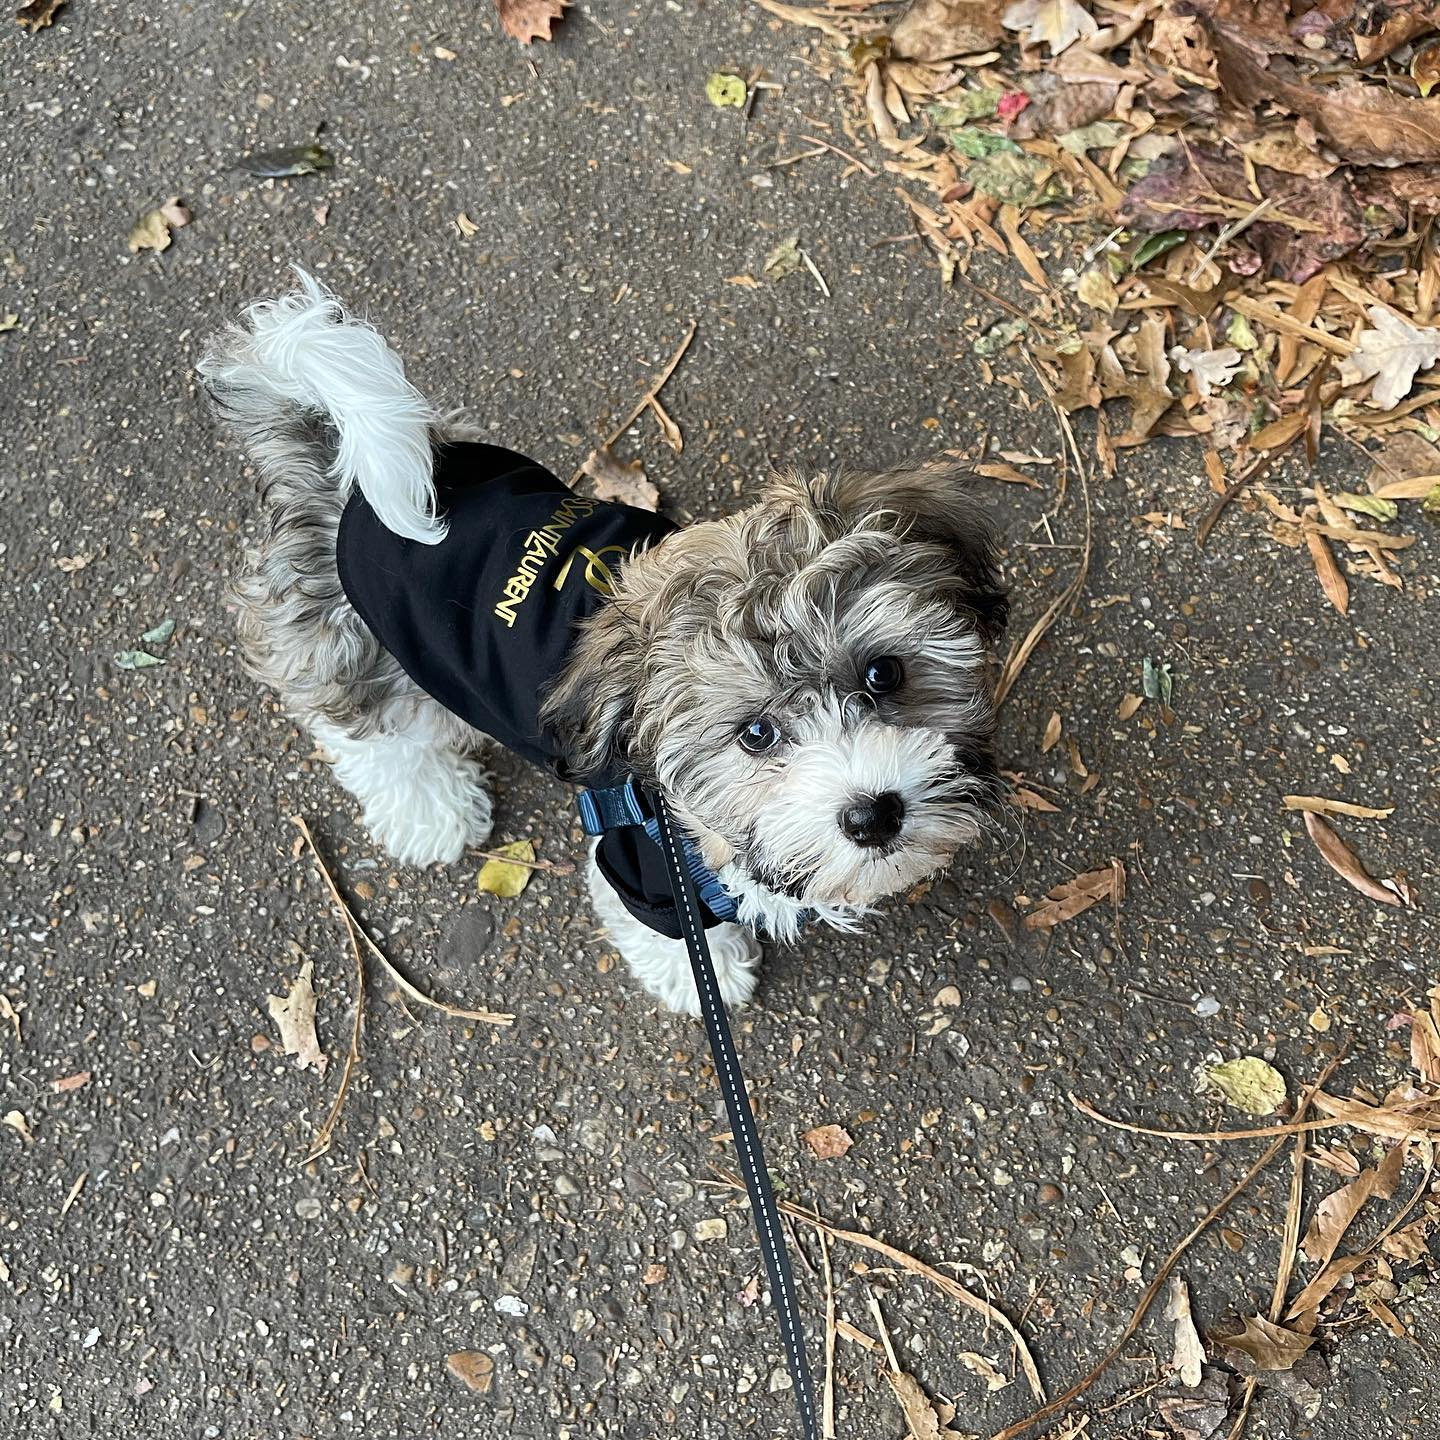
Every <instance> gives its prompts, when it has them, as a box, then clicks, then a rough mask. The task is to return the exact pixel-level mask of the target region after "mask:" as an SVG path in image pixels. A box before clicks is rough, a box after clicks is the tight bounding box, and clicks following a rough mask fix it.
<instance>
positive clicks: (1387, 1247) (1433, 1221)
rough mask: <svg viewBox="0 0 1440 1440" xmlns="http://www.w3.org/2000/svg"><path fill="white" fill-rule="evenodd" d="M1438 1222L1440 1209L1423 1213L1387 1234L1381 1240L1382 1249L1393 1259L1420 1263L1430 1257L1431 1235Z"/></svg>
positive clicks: (1407, 1263)
mask: <svg viewBox="0 0 1440 1440" xmlns="http://www.w3.org/2000/svg"><path fill="white" fill-rule="evenodd" d="M1437 1224H1440V1211H1437V1212H1436V1213H1435V1214H1430V1215H1422V1216H1421V1217H1420V1219H1418V1220H1414V1221H1412V1222H1411V1223H1410V1224H1409V1225H1402V1226H1401V1227H1400V1229H1398V1230H1397V1231H1396V1232H1395V1233H1394V1234H1393V1235H1387V1236H1386V1237H1385V1238H1384V1239H1383V1240H1382V1241H1381V1242H1380V1249H1381V1250H1382V1251H1383V1252H1384V1253H1385V1254H1386V1255H1388V1256H1390V1258H1391V1259H1392V1260H1399V1261H1401V1262H1402V1263H1403V1264H1406V1265H1419V1264H1420V1263H1421V1262H1422V1261H1427V1260H1429V1258H1430V1237H1431V1236H1432V1235H1433V1234H1434V1233H1435V1227H1436V1225H1437Z"/></svg>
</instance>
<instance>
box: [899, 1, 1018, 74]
mask: <svg viewBox="0 0 1440 1440" xmlns="http://www.w3.org/2000/svg"><path fill="white" fill-rule="evenodd" d="M1004 8H1005V7H1004V4H1003V0H914V3H913V4H912V5H911V6H910V8H909V9H908V10H907V11H906V12H905V13H904V14H903V15H902V16H901V17H900V18H899V19H898V20H897V21H896V22H895V28H894V29H893V30H891V32H890V53H891V54H892V55H895V56H896V57H898V58H899V59H902V60H921V61H926V62H930V63H934V62H936V61H940V60H948V59H950V58H951V57H952V56H954V55H974V54H977V53H978V52H979V51H981V50H988V49H990V47H991V46H992V45H994V44H995V42H996V41H997V40H1000V39H1001V38H1003V36H1004V34H1005V28H1004V26H1002V25H1001V23H1000V12H1001V11H1002V10H1003V9H1004Z"/></svg>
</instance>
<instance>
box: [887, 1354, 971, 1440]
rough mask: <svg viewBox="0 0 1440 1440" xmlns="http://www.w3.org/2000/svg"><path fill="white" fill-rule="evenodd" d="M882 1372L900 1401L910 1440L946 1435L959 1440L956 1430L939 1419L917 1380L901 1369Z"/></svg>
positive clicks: (932, 1439)
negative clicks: (908, 1428)
mask: <svg viewBox="0 0 1440 1440" xmlns="http://www.w3.org/2000/svg"><path fill="white" fill-rule="evenodd" d="M884 1374H885V1378H886V1380H888V1381H889V1382H890V1388H891V1390H893V1391H894V1392H895V1398H896V1399H897V1400H898V1401H899V1402H900V1408H901V1410H903V1411H904V1412H905V1423H906V1424H907V1425H908V1426H909V1427H910V1440H948V1437H952V1436H954V1437H955V1440H959V1437H958V1436H957V1435H956V1432H955V1431H954V1430H952V1429H951V1428H950V1427H949V1426H948V1425H946V1424H945V1423H944V1422H943V1421H942V1420H941V1419H940V1414H939V1412H938V1411H937V1410H936V1409H935V1406H934V1405H933V1404H932V1403H931V1400H930V1397H929V1396H928V1395H927V1394H926V1393H925V1392H924V1391H923V1390H922V1389H921V1388H920V1383H919V1381H917V1380H916V1379H915V1377H914V1376H913V1375H907V1374H906V1373H905V1372H904V1371H903V1370H890V1369H886V1370H885V1372H884Z"/></svg>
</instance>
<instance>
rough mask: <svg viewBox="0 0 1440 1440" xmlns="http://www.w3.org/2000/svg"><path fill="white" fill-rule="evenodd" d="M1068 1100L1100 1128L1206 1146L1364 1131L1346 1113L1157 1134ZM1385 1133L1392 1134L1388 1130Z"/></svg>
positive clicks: (1419, 1105) (1424, 1105)
mask: <svg viewBox="0 0 1440 1440" xmlns="http://www.w3.org/2000/svg"><path fill="white" fill-rule="evenodd" d="M1317 1094H1318V1092H1317ZM1069 1100H1070V1103H1071V1104H1072V1105H1073V1106H1074V1107H1075V1108H1076V1109H1077V1110H1078V1111H1079V1112H1080V1113H1081V1114H1082V1115H1086V1116H1089V1118H1090V1119H1091V1120H1098V1121H1099V1122H1100V1124H1102V1125H1110V1126H1112V1127H1113V1128H1114V1129H1116V1130H1128V1131H1129V1132H1130V1133H1131V1134H1132V1135H1153V1136H1154V1137H1155V1139H1157V1140H1200V1141H1203V1142H1205V1143H1206V1144H1221V1143H1223V1142H1225V1141H1227V1140H1264V1139H1266V1138H1268V1137H1269V1136H1272V1135H1282V1136H1283V1135H1308V1134H1309V1133H1310V1132H1311V1131H1312V1130H1333V1129H1335V1128H1336V1127H1337V1126H1340V1125H1354V1126H1356V1127H1357V1128H1359V1129H1364V1128H1365V1126H1364V1125H1363V1124H1362V1123H1361V1122H1360V1121H1359V1120H1357V1119H1356V1118H1355V1115H1354V1114H1353V1113H1351V1112H1350V1111H1346V1112H1345V1113H1342V1114H1338V1115H1331V1116H1328V1117H1327V1118H1326V1119H1324V1120H1302V1121H1299V1122H1295V1121H1287V1122H1286V1123H1285V1124H1282V1125H1257V1126H1254V1127H1252V1128H1250V1129H1247V1130H1158V1129H1156V1128H1154V1127H1153V1126H1150V1125H1136V1124H1134V1123H1133V1122H1131V1121H1129V1120H1116V1119H1115V1118H1114V1117H1113V1116H1111V1115H1106V1114H1103V1113H1102V1112H1101V1111H1099V1110H1097V1109H1096V1108H1095V1107H1094V1106H1093V1105H1092V1104H1091V1103H1090V1102H1089V1101H1088V1100H1082V1099H1081V1098H1080V1097H1079V1096H1078V1095H1077V1094H1075V1092H1074V1091H1073V1090H1072V1091H1071V1092H1070V1094H1069ZM1319 1100H1320V1101H1322V1102H1323V1101H1326V1100H1328V1101H1330V1103H1331V1104H1336V1103H1340V1104H1351V1103H1353V1102H1345V1101H1341V1102H1337V1101H1336V1100H1335V1099H1334V1097H1333V1096H1327V1095H1320V1096H1319ZM1436 1104H1437V1102H1436V1101H1435V1100H1434V1099H1431V1098H1428V1097H1427V1098H1425V1099H1421V1100H1406V1101H1404V1102H1403V1103H1402V1104H1399V1105H1391V1106H1389V1107H1387V1108H1388V1109H1389V1111H1390V1112H1392V1113H1393V1114H1395V1115H1397V1116H1399V1115H1404V1114H1408V1113H1409V1112H1410V1111H1412V1110H1425V1109H1428V1108H1431V1107H1433V1106H1435V1105H1436ZM1419 1128H1421V1127H1417V1132H1418V1129H1419ZM1383 1133H1386V1134H1389V1133H1391V1132H1390V1131H1388V1130H1387V1131H1385V1132H1383ZM1397 1133H1398V1132H1397Z"/></svg>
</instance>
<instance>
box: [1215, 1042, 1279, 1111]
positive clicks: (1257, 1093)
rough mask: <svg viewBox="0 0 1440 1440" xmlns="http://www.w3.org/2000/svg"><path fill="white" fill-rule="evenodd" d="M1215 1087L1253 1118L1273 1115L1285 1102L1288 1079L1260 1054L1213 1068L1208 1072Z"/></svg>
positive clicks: (1229, 1061) (1243, 1057)
mask: <svg viewBox="0 0 1440 1440" xmlns="http://www.w3.org/2000/svg"><path fill="white" fill-rule="evenodd" d="M1205 1073H1206V1075H1208V1076H1209V1077H1210V1080H1211V1082H1212V1083H1213V1084H1214V1086H1215V1088H1216V1089H1217V1090H1219V1091H1220V1093H1221V1094H1222V1095H1224V1097H1225V1098H1226V1099H1227V1100H1228V1101H1229V1102H1230V1103H1231V1104H1232V1105H1238V1106H1239V1107H1240V1109H1242V1110H1245V1111H1248V1112H1249V1113H1250V1114H1251V1115H1273V1114H1274V1113H1275V1111H1276V1110H1278V1109H1279V1108H1280V1106H1281V1104H1282V1103H1283V1102H1284V1099H1285V1093H1286V1092H1285V1077H1284V1076H1283V1075H1282V1074H1281V1073H1280V1072H1279V1071H1278V1070H1277V1069H1276V1068H1275V1067H1274V1066H1273V1065H1271V1064H1268V1063H1267V1062H1266V1061H1264V1060H1262V1059H1260V1057H1259V1056H1258V1055H1244V1056H1242V1057H1241V1058H1240V1059H1239V1060H1226V1061H1225V1062H1224V1063H1223V1064H1221V1065H1212V1066H1211V1067H1210V1068H1209V1069H1208V1070H1207V1071H1206V1072H1205Z"/></svg>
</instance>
